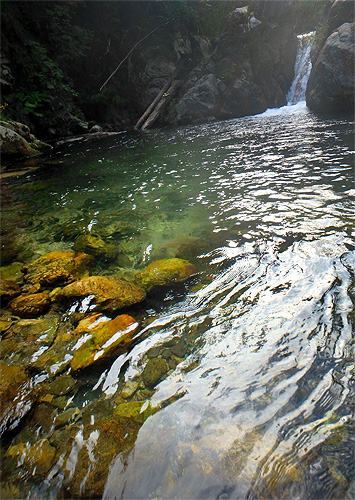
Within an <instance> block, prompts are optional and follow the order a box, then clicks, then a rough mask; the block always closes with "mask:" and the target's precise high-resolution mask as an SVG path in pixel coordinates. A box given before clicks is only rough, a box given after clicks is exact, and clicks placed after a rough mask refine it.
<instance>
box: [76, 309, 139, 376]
mask: <svg viewBox="0 0 355 500" xmlns="http://www.w3.org/2000/svg"><path fill="white" fill-rule="evenodd" d="M138 327H139V325H138V323H137V321H136V320H135V319H134V318H132V317H131V316H128V314H121V315H120V316H117V318H115V319H113V320H111V321H109V322H108V323H105V324H104V325H103V326H101V327H100V328H94V329H91V332H90V330H89V332H90V334H89V335H90V337H89V338H88V339H87V340H86V342H84V344H82V345H81V346H80V347H79V348H78V349H77V350H76V351H75V352H74V356H73V359H72V360H71V368H72V370H73V371H78V370H81V369H83V368H86V367H88V366H91V365H93V364H95V363H97V362H101V361H103V360H104V359H107V358H110V357H111V356H112V355H113V354H117V353H118V352H119V351H121V352H123V351H124V350H125V348H127V346H128V345H129V344H130V343H131V341H132V338H133V336H134V334H135V333H136V332H137V330H138ZM89 328H90V325H89Z"/></svg>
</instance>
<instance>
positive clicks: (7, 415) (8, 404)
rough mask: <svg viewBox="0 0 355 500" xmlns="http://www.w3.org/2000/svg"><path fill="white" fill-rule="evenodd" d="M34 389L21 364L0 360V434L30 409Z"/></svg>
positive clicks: (33, 398)
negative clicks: (11, 363)
mask: <svg viewBox="0 0 355 500" xmlns="http://www.w3.org/2000/svg"><path fill="white" fill-rule="evenodd" d="M36 391H37V388H33V387H32V385H31V384H30V379H29V377H28V375H27V373H26V371H25V369H24V368H23V367H22V366H17V365H8V364H6V363H3V362H0V434H1V433H2V432H4V431H5V430H6V429H7V428H8V427H10V426H11V425H14V423H16V424H17V423H18V422H19V421H20V419H21V418H22V417H23V416H24V415H25V414H26V413H27V412H28V411H29V410H30V409H31V407H32V405H33V403H34V401H35V398H36Z"/></svg>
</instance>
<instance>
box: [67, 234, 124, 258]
mask: <svg viewBox="0 0 355 500" xmlns="http://www.w3.org/2000/svg"><path fill="white" fill-rule="evenodd" d="M73 249H74V250H76V251H80V252H85V253H87V254H90V255H93V256H94V257H98V258H100V257H103V258H107V259H114V258H115V257H116V255H117V253H118V249H117V248H116V247H115V246H114V245H112V244H111V245H109V244H107V243H105V241H104V240H103V239H102V238H101V236H99V235H94V234H81V235H80V236H78V237H77V238H76V240H75V241H74V245H73Z"/></svg>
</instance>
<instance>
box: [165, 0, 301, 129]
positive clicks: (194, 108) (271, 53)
mask: <svg viewBox="0 0 355 500" xmlns="http://www.w3.org/2000/svg"><path fill="white" fill-rule="evenodd" d="M296 45H297V43H296V36H295V33H294V29H293V23H292V3H291V2H282V5H280V2H255V5H254V12H251V10H250V8H249V7H246V6H245V7H240V8H237V9H235V10H233V11H232V12H231V13H230V14H229V15H228V16H227V18H226V19H225V23H224V28H223V30H222V34H221V36H220V38H219V40H218V41H217V43H216V45H215V48H214V51H213V53H212V55H210V56H209V57H205V58H202V61H200V62H199V64H198V65H197V66H196V67H194V68H193V69H192V71H191V72H190V74H189V75H188V76H187V80H186V83H185V86H184V87H183V90H182V92H181V93H180V96H178V99H177V103H176V105H175V109H174V110H171V113H170V119H171V121H174V122H175V123H196V122H204V121H207V120H210V119H224V118H233V117H238V116H245V115H252V114H256V113H260V112H262V111H265V109H266V108H268V107H278V106H281V105H283V104H286V94H287V91H288V89H289V87H290V84H291V82H292V78H293V66H294V61H295V57H296ZM182 94H183V95H182Z"/></svg>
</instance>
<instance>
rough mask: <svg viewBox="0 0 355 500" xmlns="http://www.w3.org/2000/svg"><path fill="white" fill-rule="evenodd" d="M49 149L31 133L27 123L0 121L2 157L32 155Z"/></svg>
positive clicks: (48, 146) (0, 149)
mask: <svg viewBox="0 0 355 500" xmlns="http://www.w3.org/2000/svg"><path fill="white" fill-rule="evenodd" d="M46 149H51V146H50V145H49V144H46V143H44V142H42V141H40V140H38V139H36V137H35V136H34V135H32V134H31V132H30V129H29V127H28V126H27V125H25V124H23V123H19V122H15V121H1V122H0V152H1V154H2V155H4V157H5V158H6V157H16V156H34V155H37V154H38V153H39V152H41V151H43V150H46Z"/></svg>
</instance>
